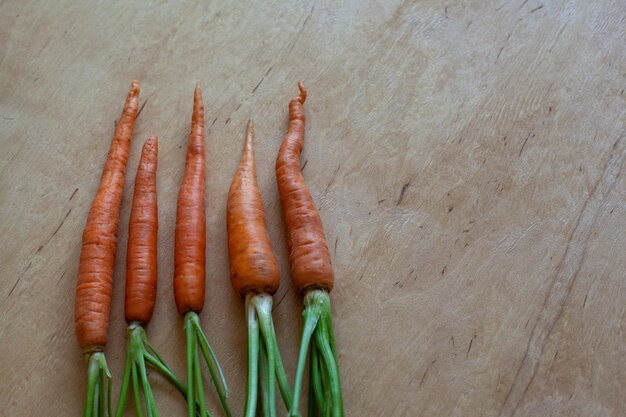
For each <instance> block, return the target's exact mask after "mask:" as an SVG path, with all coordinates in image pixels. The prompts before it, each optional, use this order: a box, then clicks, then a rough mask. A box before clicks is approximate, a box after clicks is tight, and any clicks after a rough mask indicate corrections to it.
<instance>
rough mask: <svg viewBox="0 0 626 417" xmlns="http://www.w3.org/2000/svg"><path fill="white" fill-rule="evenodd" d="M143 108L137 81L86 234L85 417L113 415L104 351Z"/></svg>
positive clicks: (81, 328) (78, 308)
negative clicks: (127, 180) (129, 169)
mask: <svg viewBox="0 0 626 417" xmlns="http://www.w3.org/2000/svg"><path fill="white" fill-rule="evenodd" d="M138 108H139V82H138V81H132V82H131V84H130V91H129V92H128V96H127V97H126V103H125V104H124V109H123V110H122V115H121V116H120V119H119V122H118V124H117V127H116V128H115V133H114V135H113V140H112V141H111V146H110V148H109V153H108V155H107V158H106V161H105V163H104V168H103V170H102V177H101V178H100V185H99V187H98V191H97V192H96V195H95V197H94V199H93V202H92V203H91V209H90V210H89V215H88V216H87V223H86V225H85V229H84V231H83V241H82V247H81V252H80V263H79V266H78V282H77V285H76V298H75V305H74V309H75V310H74V324H75V327H76V338H77V339H78V344H79V346H80V347H81V348H82V350H83V352H84V354H85V359H86V361H87V363H88V372H87V393H86V400H85V408H84V411H83V416H84V417H99V416H104V415H105V405H108V407H107V409H108V415H109V416H110V415H111V395H110V394H111V373H110V372H109V369H108V366H107V363H106V358H105V356H104V352H103V350H104V346H105V345H106V343H107V330H108V325H109V310H110V308H111V293H112V290H113V288H112V287H113V265H114V263H115V250H116V246H117V227H118V223H119V215H120V213H119V210H120V203H121V201H122V189H123V188H124V177H125V174H126V162H127V161H128V151H129V148H130V141H131V139H132V136H133V127H134V125H135V118H136V117H137V111H138ZM105 385H108V390H106V389H105ZM107 392H108V396H106V393H107Z"/></svg>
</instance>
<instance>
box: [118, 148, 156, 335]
mask: <svg viewBox="0 0 626 417" xmlns="http://www.w3.org/2000/svg"><path fill="white" fill-rule="evenodd" d="M158 152H159V143H158V139H157V137H156V136H150V137H149V138H148V139H147V140H146V142H145V143H144V145H143V149H142V151H141V160H140V162H139V168H137V176H136V177H135V193H134V195H133V206H132V209H131V212H130V222H129V227H128V250H127V253H126V308H125V314H126V322H127V323H131V322H139V323H141V324H142V325H144V326H145V325H146V324H148V322H149V321H150V319H151V318H152V312H153V311H154V303H155V301H156V289H157V233H158V229H159V221H158V208H157V194H156V170H157V159H158Z"/></svg>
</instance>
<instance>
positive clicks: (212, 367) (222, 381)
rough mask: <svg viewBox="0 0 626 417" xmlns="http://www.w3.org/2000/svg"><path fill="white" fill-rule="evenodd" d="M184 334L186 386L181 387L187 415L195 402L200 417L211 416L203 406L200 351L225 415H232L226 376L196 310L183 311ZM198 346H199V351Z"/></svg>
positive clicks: (190, 412) (192, 409) (230, 416)
mask: <svg viewBox="0 0 626 417" xmlns="http://www.w3.org/2000/svg"><path fill="white" fill-rule="evenodd" d="M185 334H186V340H187V388H186V389H185V388H184V387H183V389H185V390H186V393H187V394H186V396H187V404H188V408H187V413H188V415H189V416H191V415H192V412H193V411H194V408H192V404H194V403H195V406H196V407H197V408H198V410H197V411H196V412H197V414H198V415H199V416H201V417H202V416H205V415H206V416H208V417H211V413H209V411H208V410H207V409H206V406H205V405H206V400H205V398H204V387H203V384H202V369H201V367H202V364H201V363H200V353H199V352H202V356H203V358H204V360H205V362H206V364H207V367H208V368H209V373H210V374H211V379H212V380H213V385H215V390H216V391H217V395H218V397H219V399H220V402H221V404H222V407H223V408H224V412H225V413H226V415H227V417H232V413H231V411H230V408H229V407H228V403H227V402H226V398H227V396H228V385H227V384H226V378H224V373H223V372H222V368H221V366H220V364H219V362H218V361H217V358H216V356H215V353H214V352H213V349H212V348H211V345H210V344H209V341H208V340H207V338H206V336H205V334H204V332H203V331H202V326H201V325H200V318H199V317H198V314H197V313H196V312H193V311H188V312H187V313H185ZM198 346H199V347H200V350H199V351H198ZM179 390H180V389H179ZM205 413H206V414H205Z"/></svg>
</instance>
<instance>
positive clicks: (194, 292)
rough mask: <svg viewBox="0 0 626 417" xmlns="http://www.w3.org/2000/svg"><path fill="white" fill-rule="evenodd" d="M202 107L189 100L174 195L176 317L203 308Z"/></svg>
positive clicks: (198, 99)
mask: <svg viewBox="0 0 626 417" xmlns="http://www.w3.org/2000/svg"><path fill="white" fill-rule="evenodd" d="M204 166H205V158H204V104H203V103H202V91H201V90H200V85H197V86H196V90H195V92H194V98H193V114H192V117H191V133H190V135H189V144H188V146H187V160H186V167H185V177H184V179H183V183H182V185H181V187H180V191H179V193H178V206H177V208H176V232H175V237H174V239H175V242H174V297H175V299H176V307H177V308H178V312H179V313H180V314H184V313H186V312H187V311H194V312H196V313H199V312H201V311H202V308H203V307H204V280H205V260H206V259H205V258H206V255H205V248H206V217H205V211H204V207H205V204H204Z"/></svg>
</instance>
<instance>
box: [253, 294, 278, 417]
mask: <svg viewBox="0 0 626 417" xmlns="http://www.w3.org/2000/svg"><path fill="white" fill-rule="evenodd" d="M251 303H252V304H253V305H254V307H255V310H256V314H257V317H258V320H259V327H260V330H261V336H262V338H263V343H265V355H266V356H267V357H266V358H265V359H266V361H267V397H268V400H269V415H270V417H275V416H276V363H275V360H276V359H275V357H276V354H277V353H278V352H276V348H275V346H274V342H273V340H272V333H273V328H272V325H271V323H272V296H270V295H268V294H257V295H255V296H253V297H252V299H251Z"/></svg>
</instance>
